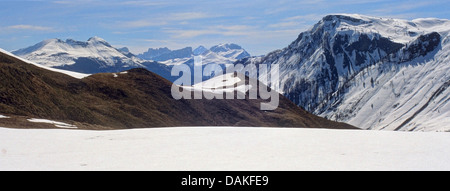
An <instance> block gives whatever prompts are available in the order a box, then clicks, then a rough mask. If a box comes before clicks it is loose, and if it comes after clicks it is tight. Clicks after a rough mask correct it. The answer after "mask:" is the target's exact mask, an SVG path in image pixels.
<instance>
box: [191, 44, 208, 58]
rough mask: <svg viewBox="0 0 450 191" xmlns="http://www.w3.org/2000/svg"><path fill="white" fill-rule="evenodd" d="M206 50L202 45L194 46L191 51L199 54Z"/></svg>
mask: <svg viewBox="0 0 450 191" xmlns="http://www.w3.org/2000/svg"><path fill="white" fill-rule="evenodd" d="M206 51H208V49H207V48H205V47H204V46H199V47H198V48H196V49H195V50H194V51H193V53H194V55H196V56H198V55H201V54H203V53H205V52H206Z"/></svg>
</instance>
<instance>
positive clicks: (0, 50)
mask: <svg viewBox="0 0 450 191" xmlns="http://www.w3.org/2000/svg"><path fill="white" fill-rule="evenodd" d="M0 52H1V53H4V54H6V55H9V56H12V57H14V58H17V59H19V60H21V61H24V62H26V63H29V64H32V65H35V66H37V67H40V68H44V69H47V70H50V71H53V72H59V73H63V74H66V75H69V76H72V77H74V78H78V79H82V78H85V77H87V76H89V74H83V73H78V72H72V71H67V70H61V69H56V68H51V67H47V66H44V65H41V64H36V63H34V62H31V61H28V60H25V59H23V58H20V57H18V56H16V55H14V54H12V53H10V52H8V51H6V50H3V49H1V48H0Z"/></svg>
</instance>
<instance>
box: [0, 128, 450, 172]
mask: <svg viewBox="0 0 450 191" xmlns="http://www.w3.org/2000/svg"><path fill="white" fill-rule="evenodd" d="M380 140H382V141H380ZM449 144H450V134H447V133H404V132H380V131H336V130H319V129H279V128H278V129H277V128H242V127H236V128H214V127H201V128H159V129H136V130H120V131H80V130H57V129H52V130H29V129H5V128H0V145H1V148H0V164H1V165H0V170H46V171H47V170H178V171H204V170H238V171H247V170H249V171H254V170H257V171H261V170H282V171H283V170H287V171H292V170H450V163H449V162H448V161H449V160H450V152H449V149H448V145H449Z"/></svg>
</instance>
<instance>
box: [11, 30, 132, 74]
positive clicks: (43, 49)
mask: <svg viewBox="0 0 450 191" xmlns="http://www.w3.org/2000/svg"><path fill="white" fill-rule="evenodd" d="M13 53H14V54H16V55H18V56H20V57H22V58H26V59H28V60H32V61H34V62H36V63H38V64H41V65H44V66H48V67H62V66H67V65H74V64H76V63H79V62H80V60H83V59H91V60H95V61H96V62H97V63H98V64H99V65H100V66H101V67H115V66H117V65H128V66H136V67H138V66H140V65H139V62H137V61H138V59H137V58H133V57H131V58H130V57H127V56H126V55H124V54H123V53H122V52H120V51H119V50H117V49H116V48H114V47H112V46H111V45H110V44H109V43H108V42H106V41H105V40H104V39H102V38H99V37H92V38H90V39H89V40H88V41H86V42H84V41H76V40H72V39H67V40H65V41H63V40H60V39H50V40H45V41H42V42H40V43H38V44H36V45H34V46H31V47H29V48H25V49H20V50H17V51H14V52H13Z"/></svg>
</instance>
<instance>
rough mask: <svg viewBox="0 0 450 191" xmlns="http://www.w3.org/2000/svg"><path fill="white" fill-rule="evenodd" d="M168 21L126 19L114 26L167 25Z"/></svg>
mask: <svg viewBox="0 0 450 191" xmlns="http://www.w3.org/2000/svg"><path fill="white" fill-rule="evenodd" d="M166 24H167V22H164V21H155V20H150V19H148V20H136V21H124V22H119V23H116V24H115V25H114V26H115V27H118V28H143V27H152V26H163V25H166Z"/></svg>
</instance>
